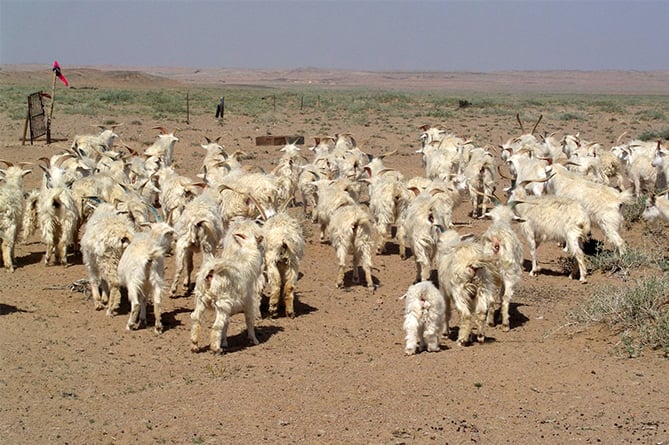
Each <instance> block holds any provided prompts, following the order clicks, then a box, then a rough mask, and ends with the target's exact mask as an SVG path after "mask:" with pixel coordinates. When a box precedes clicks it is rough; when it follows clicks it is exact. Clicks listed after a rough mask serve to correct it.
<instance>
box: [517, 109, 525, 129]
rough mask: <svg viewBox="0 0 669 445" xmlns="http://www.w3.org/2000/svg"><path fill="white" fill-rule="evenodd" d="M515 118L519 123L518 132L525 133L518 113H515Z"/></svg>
mask: <svg viewBox="0 0 669 445" xmlns="http://www.w3.org/2000/svg"><path fill="white" fill-rule="evenodd" d="M516 120H517V121H518V125H520V132H521V133H523V134H524V133H525V128H523V123H522V122H521V120H520V113H516Z"/></svg>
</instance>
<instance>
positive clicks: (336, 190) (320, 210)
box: [316, 178, 356, 242]
mask: <svg viewBox="0 0 669 445" xmlns="http://www.w3.org/2000/svg"><path fill="white" fill-rule="evenodd" d="M350 186H351V181H349V180H348V179H345V178H341V179H338V180H333V181H328V180H320V181H318V182H317V183H316V188H317V193H318V204H317V205H316V216H317V219H318V223H319V226H320V232H319V239H320V241H321V242H325V241H326V239H327V238H326V231H327V229H328V226H329V225H330V219H331V218H332V215H333V214H334V212H335V211H336V210H337V209H338V208H340V207H344V206H349V205H354V204H356V202H355V200H354V199H353V198H352V197H351V195H350V194H349V192H348V190H349V188H350Z"/></svg>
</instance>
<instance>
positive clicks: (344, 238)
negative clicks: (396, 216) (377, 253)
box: [319, 204, 374, 288]
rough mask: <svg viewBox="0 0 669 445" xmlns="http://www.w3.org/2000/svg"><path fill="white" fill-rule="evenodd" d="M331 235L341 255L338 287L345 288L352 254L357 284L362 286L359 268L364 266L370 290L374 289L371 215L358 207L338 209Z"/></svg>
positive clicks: (337, 253)
mask: <svg viewBox="0 0 669 445" xmlns="http://www.w3.org/2000/svg"><path fill="white" fill-rule="evenodd" d="M319 215H320V213H319ZM327 232H328V237H329V238H330V242H331V243H332V246H333V247H334V248H335V252H336V255H337V263H338V269H337V279H336V281H335V286H337V287H339V288H341V287H343V286H344V272H345V270H346V257H347V256H348V255H349V254H352V255H353V282H354V283H358V282H359V281H360V276H359V271H358V266H360V267H362V270H363V272H364V274H365V281H366V284H367V287H370V288H373V287H374V282H373V281H372V249H373V248H374V224H373V222H372V217H371V215H370V214H369V213H367V211H365V210H364V209H363V208H362V207H361V206H359V205H357V204H352V205H344V206H342V207H338V208H337V209H336V210H334V212H333V213H332V216H331V218H330V224H329V225H328V226H327Z"/></svg>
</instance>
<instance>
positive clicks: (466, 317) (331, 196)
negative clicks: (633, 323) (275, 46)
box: [0, 120, 669, 355]
mask: <svg viewBox="0 0 669 445" xmlns="http://www.w3.org/2000/svg"><path fill="white" fill-rule="evenodd" d="M519 123H520V120H519ZM537 124H538V122H537ZM157 129H159V130H161V134H159V135H158V138H157V140H156V141H155V143H153V145H151V146H149V147H147V148H146V149H145V150H144V153H143V154H138V153H137V152H134V151H132V150H129V151H130V154H127V153H126V152H125V151H117V150H116V148H115V146H114V141H115V140H116V139H117V138H118V136H117V135H116V133H115V132H114V131H115V128H107V129H104V131H102V132H101V133H100V134H97V135H80V136H76V137H75V138H74V140H73V143H72V146H71V147H70V148H69V149H67V150H65V151H64V152H62V153H59V154H56V155H53V156H51V157H50V158H46V157H45V158H41V159H40V162H39V167H40V168H41V170H42V171H43V173H44V175H43V181H42V185H41V187H40V189H39V190H31V191H28V190H24V187H23V178H24V176H25V175H26V174H28V173H30V171H31V170H30V169H28V166H29V164H27V163H12V162H9V161H0V162H2V163H4V165H5V166H6V167H5V168H2V169H0V178H1V180H2V182H0V242H1V247H2V260H3V263H4V267H5V268H6V269H8V270H9V271H13V270H14V260H15V259H14V246H15V243H16V242H18V241H19V240H25V239H27V238H28V237H30V236H31V235H32V234H33V233H35V231H37V230H39V233H40V235H41V240H42V242H43V243H44V244H45V245H46V253H45V256H44V262H45V264H50V263H60V264H67V254H68V249H72V248H74V247H75V246H76V247H77V248H78V249H79V250H80V252H81V254H82V258H83V262H84V265H85V266H86V270H87V272H88V279H89V283H90V287H91V294H92V297H93V301H94V303H95V308H96V309H98V310H102V309H106V313H107V314H108V315H114V314H116V313H117V312H118V310H119V307H120V304H121V295H122V294H121V291H122V290H123V292H124V293H125V294H126V295H127V299H128V300H129V302H130V307H131V308H130V315H129V318H128V322H127V329H130V330H132V329H137V328H138V327H140V326H141V325H143V324H146V311H147V302H152V304H153V310H154V315H155V330H156V332H161V331H162V329H163V326H162V322H161V295H162V294H163V288H164V287H165V286H164V270H165V267H164V260H165V257H166V255H168V254H172V255H173V256H174V260H175V275H174V277H173V281H172V284H171V287H170V292H171V294H172V295H174V294H175V293H176V292H178V288H179V284H180V282H181V284H182V285H183V286H184V288H185V289H186V291H187V292H191V291H192V292H193V295H194V299H195V304H194V310H193V312H192V314H191V320H192V326H191V336H190V339H191V349H192V350H193V351H199V350H201V347H200V336H201V331H202V325H203V323H204V322H205V315H206V313H207V311H208V310H211V309H213V310H214V311H215V314H216V316H215V321H214V323H213V326H212V328H211V337H210V341H209V350H210V351H212V352H221V351H222V350H223V349H224V348H225V347H226V346H227V340H226V332H227V327H228V323H229V320H230V317H231V316H232V315H234V314H237V313H240V312H243V313H244V316H245V320H246V327H247V334H248V339H249V341H250V342H252V343H253V344H257V343H258V340H257V338H256V336H255V331H254V321H255V320H256V319H257V318H258V317H260V301H261V294H262V293H263V291H264V290H265V289H267V290H268V291H267V294H268V295H269V313H270V316H272V317H275V316H277V315H279V312H280V309H283V310H284V313H285V316H287V317H294V316H295V311H294V292H295V286H296V284H297V279H298V275H299V269H300V261H301V259H302V258H303V256H304V249H305V240H304V235H303V232H302V226H301V221H300V220H298V219H297V218H295V217H294V216H291V215H290V214H289V213H288V211H287V208H288V207H289V206H291V205H293V206H296V205H298V204H299V203H300V202H298V201H297V200H296V199H295V197H296V196H300V197H301V205H302V206H303V213H304V218H310V219H311V221H312V222H314V223H317V224H318V226H319V229H320V230H319V238H320V241H321V242H327V243H329V244H331V246H332V247H333V248H334V249H335V252H336V257H337V262H338V268H337V273H336V278H335V285H336V286H337V287H343V286H344V285H345V280H344V277H345V272H346V271H347V259H348V257H349V256H352V258H353V259H352V265H353V268H352V278H353V282H355V283H358V282H360V278H361V277H360V272H361V271H362V274H363V275H364V282H365V284H366V285H367V286H369V287H373V286H374V283H373V281H372V275H371V269H372V261H373V257H374V255H376V254H381V253H383V252H384V251H385V250H386V248H387V244H388V243H389V242H390V241H391V238H392V233H393V231H392V229H393V228H395V229H396V231H395V238H396V241H397V243H398V245H399V254H400V256H401V258H403V259H404V258H407V248H409V249H411V254H412V255H413V257H414V259H415V264H416V281H415V284H413V285H411V286H410V287H409V288H408V290H407V292H406V294H405V295H404V296H403V298H404V300H405V308H406V309H405V318H404V330H405V334H406V338H405V340H406V341H405V348H404V350H405V353H406V354H407V355H411V354H414V353H416V352H417V351H420V350H423V349H427V350H428V351H437V350H439V342H440V338H441V336H442V335H443V334H444V333H447V332H448V329H449V325H448V323H449V320H450V315H451V308H452V306H455V309H457V311H458V313H459V329H458V339H457V343H458V344H459V345H466V344H468V343H469V342H470V339H471V337H472V335H473V334H476V338H477V340H478V341H483V339H484V338H485V330H484V328H485V326H486V325H489V326H492V325H494V323H495V312H496V310H497V309H498V308H499V312H500V317H501V323H502V329H503V330H508V329H509V303H510V301H511V299H512V297H513V293H514V288H515V287H516V285H517V283H518V282H519V280H520V277H521V272H522V264H523V252H524V250H523V246H522V245H521V243H520V241H519V237H518V236H517V235H516V232H515V230H514V229H512V226H511V223H512V221H517V222H518V227H519V229H520V233H521V234H522V237H523V238H524V239H525V241H526V243H527V247H528V249H529V252H530V255H531V262H532V266H531V270H530V272H529V273H530V275H535V274H537V272H539V266H538V264H537V248H538V247H539V244H540V243H542V242H545V241H554V242H557V243H560V244H561V245H562V246H564V250H565V252H567V253H568V254H569V255H570V256H572V257H573V258H574V259H575V261H574V263H573V264H574V267H573V270H572V271H571V273H570V277H571V278H578V279H579V280H580V281H582V282H585V281H586V277H587V269H586V261H585V258H584V253H583V243H584V241H585V240H586V239H587V237H589V236H590V231H591V228H593V227H597V228H599V229H600V230H601V233H602V234H603V236H604V237H605V238H606V240H607V241H608V242H610V243H611V244H612V245H613V246H614V247H615V248H616V249H617V251H618V252H620V253H623V252H624V250H625V242H624V240H623V238H622V237H621V234H620V231H621V223H622V213H621V206H622V205H623V204H625V203H631V202H632V201H633V200H634V199H635V198H636V197H638V196H641V195H642V194H643V195H645V196H648V199H647V204H646V210H645V212H644V217H645V218H646V219H648V220H655V219H663V220H664V221H669V196H668V194H667V189H666V187H667V176H668V175H669V163H668V162H666V157H667V153H668V150H667V149H666V148H664V147H663V146H662V145H661V143H660V142H644V141H640V140H630V141H628V142H626V143H622V142H621V139H622V137H621V138H619V139H618V141H617V143H616V145H615V146H613V147H603V146H602V145H601V144H598V143H590V142H588V141H585V140H583V139H582V138H581V137H579V136H578V135H576V136H574V135H566V136H564V137H562V138H558V137H556V136H555V135H550V136H546V137H539V136H535V135H534V132H535V129H536V125H535V127H534V129H533V130H532V131H531V132H529V133H528V132H525V131H524V130H522V132H523V134H522V135H521V136H518V137H515V138H512V139H510V140H509V141H507V142H506V143H505V144H503V145H502V146H501V147H499V148H496V147H491V146H485V147H481V146H477V145H476V144H475V143H473V142H472V141H469V140H464V139H462V138H460V137H457V136H455V135H453V134H451V133H449V132H447V131H446V130H445V129H444V128H443V127H441V126H424V127H421V133H420V145H421V147H420V149H419V150H418V153H419V154H420V156H421V157H422V166H423V167H424V171H425V174H424V175H423V176H418V177H413V178H405V177H404V175H403V174H402V173H401V172H400V171H398V170H396V169H391V168H387V167H385V166H384V163H383V162H384V157H386V156H388V155H390V154H392V153H387V154H385V155H381V156H377V157H374V156H371V155H368V154H366V153H364V152H363V151H361V150H360V149H359V147H358V146H357V144H356V141H355V139H354V138H353V136H352V135H351V134H338V135H335V136H334V137H322V138H317V139H316V142H315V145H314V146H313V147H310V150H311V154H310V157H311V159H307V157H305V156H304V155H302V154H301V153H300V149H299V147H297V146H296V145H294V144H287V145H285V146H284V147H283V148H281V153H282V154H281V157H280V159H278V160H277V161H276V167H275V168H274V169H273V170H272V171H271V172H270V173H267V172H265V171H264V170H262V169H260V168H258V167H253V166H251V165H248V164H244V163H243V161H244V153H241V152H236V153H232V154H229V153H226V151H225V149H224V147H223V146H222V145H220V144H219V142H218V140H216V141H211V140H209V139H207V140H206V143H205V144H202V145H201V147H202V149H203V150H204V152H205V156H204V159H203V161H202V166H201V169H200V173H199V174H198V179H197V180H194V179H191V178H188V177H186V176H182V175H180V174H179V173H178V172H177V171H176V170H175V168H174V165H173V151H174V146H175V143H176V142H177V141H178V138H177V137H176V136H175V135H174V133H170V132H168V131H166V130H164V129H163V128H157ZM521 129H522V123H521ZM500 160H501V162H500ZM502 165H503V166H504V169H501V168H500V166H502ZM503 171H508V173H507V174H504V173H503ZM498 175H500V176H501V177H503V178H504V179H508V180H509V181H510V185H509V187H507V188H505V192H506V197H505V198H506V203H502V202H500V199H499V197H498V195H496V194H495V185H494V184H495V179H496V177H497V176H498ZM466 201H469V202H470V203H471V214H472V216H474V217H479V218H489V219H490V220H491V222H490V224H489V225H488V226H487V228H486V230H485V232H484V233H483V234H481V235H480V236H472V235H465V236H461V235H460V234H459V233H458V232H456V231H455V230H454V229H453V225H452V221H451V219H452V214H453V210H454V208H455V207H456V206H458V205H460V204H461V203H463V202H466ZM292 213H293V214H294V213H295V212H292ZM79 234H81V236H80V237H79ZM196 254H201V255H202V262H201V267H200V268H199V270H198V271H194V270H193V259H194V255H196ZM433 269H436V270H437V276H438V286H435V284H434V283H433V282H432V281H430V274H431V271H432V270H433ZM194 272H195V279H194V282H193V281H192V275H193V273H194Z"/></svg>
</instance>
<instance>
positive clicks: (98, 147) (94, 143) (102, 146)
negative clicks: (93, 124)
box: [72, 124, 123, 159]
mask: <svg viewBox="0 0 669 445" xmlns="http://www.w3.org/2000/svg"><path fill="white" fill-rule="evenodd" d="M121 125H123V124H117V125H111V126H110V127H109V128H106V127H105V126H104V125H98V127H100V129H101V130H102V132H101V133H100V134H98V135H90V134H85V135H76V136H74V139H73V141H72V149H73V150H76V151H77V152H83V153H85V154H86V155H87V156H88V157H90V158H94V159H97V157H99V155H100V152H103V151H108V150H111V149H112V147H113V145H114V141H116V139H118V135H117V134H116V133H114V130H116V127H119V126H121Z"/></svg>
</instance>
